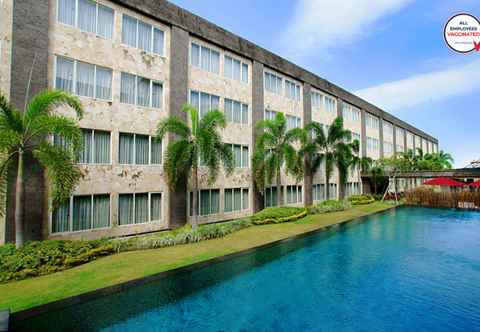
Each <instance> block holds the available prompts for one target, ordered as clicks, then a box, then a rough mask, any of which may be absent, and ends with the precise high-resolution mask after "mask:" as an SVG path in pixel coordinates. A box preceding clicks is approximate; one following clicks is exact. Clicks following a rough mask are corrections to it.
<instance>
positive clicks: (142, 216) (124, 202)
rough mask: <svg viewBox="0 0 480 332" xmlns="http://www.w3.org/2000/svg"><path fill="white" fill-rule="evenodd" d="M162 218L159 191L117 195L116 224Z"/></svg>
mask: <svg viewBox="0 0 480 332" xmlns="http://www.w3.org/2000/svg"><path fill="white" fill-rule="evenodd" d="M160 220H162V194H161V193H134V194H120V195H118V224H119V225H132V224H144V223H147V222H153V221H160Z"/></svg>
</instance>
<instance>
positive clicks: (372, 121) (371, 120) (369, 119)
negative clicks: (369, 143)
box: [365, 114, 380, 130]
mask: <svg viewBox="0 0 480 332" xmlns="http://www.w3.org/2000/svg"><path fill="white" fill-rule="evenodd" d="M365 125H366V127H367V128H372V129H377V130H379V129H380V121H379V119H378V118H377V117H376V116H373V115H371V114H366V116H365Z"/></svg>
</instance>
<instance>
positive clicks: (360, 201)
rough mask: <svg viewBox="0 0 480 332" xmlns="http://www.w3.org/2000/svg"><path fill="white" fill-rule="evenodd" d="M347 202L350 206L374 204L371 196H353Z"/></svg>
mask: <svg viewBox="0 0 480 332" xmlns="http://www.w3.org/2000/svg"><path fill="white" fill-rule="evenodd" d="M348 200H349V202H350V203H352V205H365V204H371V203H373V202H375V198H373V196H372V195H353V196H350V197H349V198H348Z"/></svg>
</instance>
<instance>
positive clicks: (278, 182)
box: [277, 168, 282, 206]
mask: <svg viewBox="0 0 480 332" xmlns="http://www.w3.org/2000/svg"><path fill="white" fill-rule="evenodd" d="M280 172H281V169H280V168H279V169H278V170H277V206H281V205H282V204H281V203H282V198H281V196H280V193H281V190H282V175H281V173H280Z"/></svg>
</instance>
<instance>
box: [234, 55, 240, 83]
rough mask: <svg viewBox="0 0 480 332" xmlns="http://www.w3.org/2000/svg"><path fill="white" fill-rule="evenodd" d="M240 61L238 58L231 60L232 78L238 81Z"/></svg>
mask: <svg viewBox="0 0 480 332" xmlns="http://www.w3.org/2000/svg"><path fill="white" fill-rule="evenodd" d="M240 70H241V69H240V61H238V60H233V79H234V80H237V81H240V75H241V72H240Z"/></svg>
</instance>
